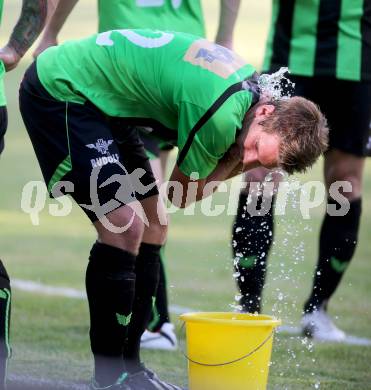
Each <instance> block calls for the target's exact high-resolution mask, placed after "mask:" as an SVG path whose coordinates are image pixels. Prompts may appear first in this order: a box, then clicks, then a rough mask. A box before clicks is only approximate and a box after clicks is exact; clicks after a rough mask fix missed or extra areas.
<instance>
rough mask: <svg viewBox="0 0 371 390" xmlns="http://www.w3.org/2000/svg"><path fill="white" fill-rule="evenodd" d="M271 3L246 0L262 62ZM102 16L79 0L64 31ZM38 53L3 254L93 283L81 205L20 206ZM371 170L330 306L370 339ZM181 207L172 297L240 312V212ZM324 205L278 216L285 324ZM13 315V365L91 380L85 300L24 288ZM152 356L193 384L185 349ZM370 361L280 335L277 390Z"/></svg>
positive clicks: (213, 5) (31, 275)
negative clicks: (348, 259)
mask: <svg viewBox="0 0 371 390" xmlns="http://www.w3.org/2000/svg"><path fill="white" fill-rule="evenodd" d="M20 3H21V1H20V0H17V1H16V0H12V1H11V2H10V1H9V2H8V5H7V6H6V8H5V14H4V24H3V27H2V30H1V35H0V37H1V42H2V43H4V42H5V41H6V38H7V34H8V33H9V30H10V28H11V25H12V24H14V22H15V20H16V15H17V12H18V11H17V10H18V9H19V6H20ZM266 3H268V2H257V1H252V0H244V1H243V6H242V12H241V15H240V17H239V22H238V26H237V30H236V48H237V50H238V51H239V52H241V53H242V54H243V55H244V56H245V57H246V58H247V59H249V60H250V61H251V62H252V63H253V64H254V65H256V66H259V64H260V62H261V59H262V55H263V52H264V41H265V38H266V34H267V28H268V21H269V7H268V6H267V5H264V4H266ZM204 4H205V13H206V16H207V21H208V24H209V26H210V33H209V34H210V37H212V36H213V31H214V30H215V25H216V23H215V21H216V17H217V10H218V7H217V4H218V2H217V1H215V0H209V1H205V2H204ZM95 17H96V13H95V1H94V0H81V1H80V4H79V5H78V7H77V8H76V10H75V12H74V14H73V17H72V18H71V20H70V23H69V24H68V27H66V28H65V29H64V31H63V34H62V39H65V38H73V37H80V36H82V35H88V34H89V33H93V32H94V29H95V26H96V22H95ZM29 62H30V57H28V58H26V59H25V60H24V61H23V63H22V64H21V65H20V66H19V68H18V69H17V70H16V71H14V72H12V73H11V74H9V75H8V77H7V80H6V85H7V93H8V100H9V114H10V124H9V130H8V137H7V150H6V153H5V154H4V155H3V157H2V159H1V163H0V177H1V183H2V184H1V191H0V226H1V228H0V229H1V235H0V248H1V249H0V255H1V258H2V259H4V261H5V263H6V265H7V267H8V269H9V273H10V275H11V277H13V278H17V279H27V280H33V281H37V282H41V283H45V284H48V285H53V286H67V287H74V288H78V289H81V290H83V288H84V272H85V267H86V263H87V254H88V251H89V249H90V247H91V244H92V241H93V240H94V238H95V236H94V231H93V228H92V227H91V226H90V225H89V223H88V222H87V220H86V219H85V218H84V217H83V215H82V213H81V212H80V210H79V209H78V208H77V207H74V209H73V213H72V215H71V216H69V217H68V218H56V217H51V216H49V215H48V213H46V212H44V213H42V215H41V217H40V225H39V226H32V224H31V222H30V219H29V217H28V215H26V214H24V213H23V212H22V210H21V208H20V203H21V194H22V188H23V186H24V185H25V184H26V183H27V182H28V181H30V180H40V179H41V174H40V171H39V168H38V165H37V162H36V159H35V156H34V154H33V151H32V148H31V144H30V142H29V140H28V138H27V136H26V132H25V129H24V127H23V123H22V121H21V118H20V115H19V111H18V107H17V93H18V86H19V82H20V79H21V77H22V74H23V72H24V70H25V68H26V66H27V64H28V63H29ZM370 175H371V163H370V162H368V163H367V167H366V174H365V179H366V180H365V191H364V192H365V193H364V214H363V220H362V226H361V234H360V244H359V247H358V249H357V253H356V256H355V259H354V262H353V263H352V265H351V267H350V269H349V271H348V272H347V274H346V275H345V278H344V280H343V283H342V285H341V286H340V288H339V290H338V291H337V293H336V295H335V297H334V299H333V301H332V302H331V307H330V312H331V314H333V315H334V316H335V317H336V322H337V324H338V325H339V326H340V327H341V328H343V329H344V330H345V331H347V332H349V333H350V334H354V335H357V336H359V337H367V338H371V326H370V322H371V303H370V291H371V278H370V272H371V265H370V259H371V245H370V242H369V241H368V240H369V239H370V230H371V182H370V180H369V178H370ZM317 179H318V180H320V179H321V163H318V164H317V165H316V167H315V168H314V169H313V170H312V172H311V173H310V174H309V175H308V176H306V177H301V180H302V181H305V180H317ZM226 201H227V199H226V195H225V194H221V193H220V194H216V195H215V202H218V203H220V204H223V203H225V202H226ZM197 210H198V208H197ZM182 214H183V213H182V212H178V213H176V214H175V215H173V216H172V218H171V228H170V237H169V242H168V246H167V259H168V260H167V263H168V279H169V294H170V299H171V303H174V304H178V305H183V306H187V307H191V308H193V309H195V310H206V311H214V310H219V311H228V310H231V307H230V305H231V304H232V303H233V302H234V295H235V287H234V281H233V277H232V261H231V254H230V253H231V250H230V243H229V237H230V230H231V222H232V217H231V216H226V215H225V214H223V215H221V216H219V217H204V216H203V215H201V213H200V212H199V210H198V211H197V213H196V215H195V216H194V217H190V216H185V215H182ZM321 214H322V209H321V208H319V209H316V210H314V212H313V217H312V218H311V219H310V220H302V218H301V216H300V214H299V212H298V210H297V208H295V207H291V208H290V210H289V212H288V214H287V215H286V216H285V217H281V218H277V229H276V231H277V235H276V240H275V246H274V249H273V253H272V255H271V258H270V267H269V276H268V285H267V288H266V290H265V296H264V298H265V300H264V312H265V313H267V314H272V313H273V314H275V315H277V316H278V317H280V318H281V319H282V320H283V322H284V323H286V324H290V323H292V322H294V323H295V322H297V321H298V320H299V318H300V312H301V308H302V303H303V301H304V300H305V298H306V297H307V294H308V292H309V289H310V285H311V276H312V272H313V269H314V264H315V261H316V254H317V236H318V229H319V224H320V219H321ZM302 247H303V248H304V251H303V252H302V253H301V252H300V249H301V248H302ZM298 253H300V254H299V256H298ZM286 276H289V278H288V280H286ZM281 294H283V296H284V299H283V300H280V297H281ZM12 312H13V313H12V314H13V317H12V331H11V332H12V333H11V337H12V346H13V358H12V361H11V366H10V371H11V373H18V374H31V375H33V376H44V377H51V378H64V379H71V380H75V379H76V380H87V379H88V378H89V376H90V374H91V357H90V353H89V344H88V309H87V304H86V302H84V301H80V300H73V299H69V298H57V297H48V296H44V295H38V294H33V293H25V292H20V291H17V290H14V294H13V307H12ZM173 319H174V321H177V320H176V318H175V317H173ZM178 326H179V323H178ZM183 338H184V337H183V336H182V339H183ZM143 356H144V359H145V361H146V362H147V363H148V365H149V366H151V367H152V368H154V369H156V370H157V371H158V373H159V374H160V375H161V376H162V377H164V378H166V379H168V380H170V381H174V382H176V383H178V384H186V382H187V371H186V361H185V358H184V357H183V356H182V354H181V352H175V353H164V352H147V351H146V352H144V353H143ZM370 359H371V347H359V346H347V345H331V344H315V345H314V346H313V347H311V346H308V344H305V343H303V342H302V340H300V339H298V338H296V337H292V336H285V335H281V334H280V335H278V336H277V337H276V339H275V343H274V351H273V356H272V361H273V364H272V367H271V371H270V377H269V389H295V390H296V389H313V388H321V389H326V390H327V389H333V390H339V389H341V390H342V389H357V390H360V389H371V373H370V370H369V361H370ZM318 386H320V387H318ZM226 390H229V389H226Z"/></svg>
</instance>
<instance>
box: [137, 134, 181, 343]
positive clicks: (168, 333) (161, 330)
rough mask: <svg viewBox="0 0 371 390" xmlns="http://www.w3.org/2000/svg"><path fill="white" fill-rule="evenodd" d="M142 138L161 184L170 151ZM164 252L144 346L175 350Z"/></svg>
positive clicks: (162, 251)
mask: <svg viewBox="0 0 371 390" xmlns="http://www.w3.org/2000/svg"><path fill="white" fill-rule="evenodd" d="M142 139H143V142H144V146H145V148H146V151H147V152H148V151H150V152H152V155H153V158H151V160H150V163H151V168H152V171H153V174H154V176H155V178H156V180H157V182H158V184H159V185H161V184H162V183H163V181H164V177H165V174H166V164H167V160H168V156H169V152H168V151H162V150H159V145H158V143H157V142H156V144H155V145H154V144H153V140H148V139H147V138H146V137H144V138H142ZM156 156H157V157H156ZM155 157H156V158H155ZM164 253H165V246H163V247H162V249H161V251H160V277H159V282H158V287H157V293H156V299H155V302H154V304H153V310H152V312H151V317H150V320H149V324H148V330H147V331H145V332H144V333H143V336H142V340H141V347H142V348H151V349H164V350H174V349H176V348H177V338H176V335H175V332H174V326H173V325H172V324H171V323H170V313H169V304H168V296H167V281H166V272H165V263H164V261H165V258H164Z"/></svg>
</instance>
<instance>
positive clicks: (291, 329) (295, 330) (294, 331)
mask: <svg viewBox="0 0 371 390" xmlns="http://www.w3.org/2000/svg"><path fill="white" fill-rule="evenodd" d="M277 332H278V333H282V334H284V333H286V334H291V335H295V336H299V337H300V336H301V328H300V327H299V326H290V325H281V326H280V327H279V328H278V329H277ZM316 343H325V341H316ZM339 344H347V345H360V346H364V347H369V346H371V340H370V339H366V338H362V337H357V336H351V335H349V334H347V335H346V338H345V340H343V341H340V342H339Z"/></svg>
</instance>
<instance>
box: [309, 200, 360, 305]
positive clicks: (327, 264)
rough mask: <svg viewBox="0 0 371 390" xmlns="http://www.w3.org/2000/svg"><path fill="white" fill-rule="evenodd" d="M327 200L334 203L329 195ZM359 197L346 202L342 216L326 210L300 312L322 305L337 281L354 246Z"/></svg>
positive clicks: (358, 218) (349, 258)
mask: <svg viewBox="0 0 371 390" xmlns="http://www.w3.org/2000/svg"><path fill="white" fill-rule="evenodd" d="M328 202H329V204H330V203H332V204H336V202H335V201H334V200H331V199H329V201H328ZM361 212H362V200H361V199H356V200H354V201H352V202H350V209H349V212H348V213H347V214H346V215H344V216H343V217H332V216H330V215H328V214H326V216H325V218H324V220H323V224H322V229H321V233H320V244H319V246H320V247H319V258H318V263H317V267H316V270H315V273H314V281H313V287H312V292H311V295H310V297H309V299H308V301H307V302H306V304H305V306H304V312H306V313H311V312H313V311H314V310H317V309H319V308H320V307H321V306H324V308H325V309H326V306H327V302H328V300H329V299H330V297H331V296H332V294H333V293H334V292H335V290H336V288H337V286H338V285H339V283H340V281H341V279H342V277H343V275H344V273H345V270H346V269H347V268H348V266H349V263H350V261H351V259H352V257H353V254H354V251H355V249H356V246H357V240H358V230H359V223H360V219H361Z"/></svg>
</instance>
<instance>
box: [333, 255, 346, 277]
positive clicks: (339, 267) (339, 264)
mask: <svg viewBox="0 0 371 390" xmlns="http://www.w3.org/2000/svg"><path fill="white" fill-rule="evenodd" d="M330 264H331V267H332V269H333V270H334V271H336V272H337V273H339V274H342V273H343V272H344V271H345V270H346V269H347V268H348V265H349V261H341V260H338V259H337V258H336V257H331V259H330Z"/></svg>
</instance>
